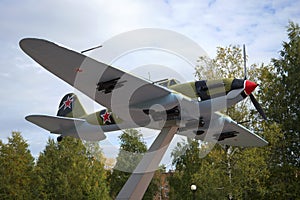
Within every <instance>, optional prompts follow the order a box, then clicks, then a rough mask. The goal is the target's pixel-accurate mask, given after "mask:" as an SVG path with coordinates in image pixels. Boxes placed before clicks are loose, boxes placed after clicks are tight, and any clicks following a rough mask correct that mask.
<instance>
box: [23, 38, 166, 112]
mask: <svg viewBox="0 0 300 200" xmlns="http://www.w3.org/2000/svg"><path fill="white" fill-rule="evenodd" d="M20 47H21V48H22V50H23V51H24V52H25V53H26V54H28V55H29V56H30V57H31V58H32V59H33V60H35V61H36V62H38V63H39V64H40V65H41V66H43V67H44V68H45V69H47V70H48V71H50V72H51V73H53V74H54V75H56V76H58V77H59V78H61V79H62V80H64V81H66V82H67V83H69V84H70V85H72V86H74V87H75V88H76V89H78V90H79V91H81V92H83V93H84V94H86V95H87V96H89V97H90V98H92V99H93V100H95V101H96V102H98V103H100V104H101V105H103V106H105V107H107V108H112V104H113V105H118V106H120V107H122V106H123V107H124V105H125V106H130V105H136V104H139V103H141V102H147V101H151V100H152V99H157V98H161V97H164V96H167V95H168V94H170V93H171V92H170V91H169V90H168V89H166V88H163V87H161V86H158V85H154V84H152V83H151V82H150V81H147V80H144V79H141V78H138V77H136V76H134V75H132V74H130V73H126V72H124V71H122V70H120V69H117V68H115V67H112V66H109V65H107V64H104V63H101V62H98V61H96V60H94V59H92V58H90V57H87V56H85V55H83V54H80V53H78V52H75V51H72V50H69V49H66V48H64V47H61V46H58V45H56V44H54V43H52V42H49V41H47V40H42V39H35V38H26V39H23V40H21V41H20Z"/></svg>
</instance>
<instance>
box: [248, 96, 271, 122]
mask: <svg viewBox="0 0 300 200" xmlns="http://www.w3.org/2000/svg"><path fill="white" fill-rule="evenodd" d="M249 96H250V99H251V102H252V103H253V105H254V107H255V108H256V110H257V111H258V112H259V114H260V115H261V116H262V118H264V119H265V120H267V117H266V115H265V113H264V111H263V109H262V107H261V106H260V105H259V103H258V101H257V100H256V99H255V97H254V95H253V94H250V95H249Z"/></svg>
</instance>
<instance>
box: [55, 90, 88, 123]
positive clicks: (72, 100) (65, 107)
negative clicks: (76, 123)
mask: <svg viewBox="0 0 300 200" xmlns="http://www.w3.org/2000/svg"><path fill="white" fill-rule="evenodd" d="M85 115H87V114H86V112H85V110H84V108H83V106H82V105H81V103H80V101H79V99H78V98H77V96H76V95H75V94H74V93H69V94H66V95H65V96H64V97H63V98H62V100H61V102H60V104H59V107H58V112H57V116H62V117H71V118H80V117H82V116H85Z"/></svg>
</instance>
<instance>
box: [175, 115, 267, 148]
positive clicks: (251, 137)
mask: <svg viewBox="0 0 300 200" xmlns="http://www.w3.org/2000/svg"><path fill="white" fill-rule="evenodd" d="M204 121H205V125H204V126H203V127H198V121H197V124H196V125H195V124H194V125H190V126H189V127H185V128H181V129H179V132H178V134H179V135H184V136H187V137H189V138H194V139H198V140H202V141H207V142H216V143H219V144H224V145H231V146H242V147H260V146H265V145H267V144H268V142H267V141H266V140H264V139H263V138H261V137H260V136H258V135H257V134H255V133H253V132H252V131H250V130H249V129H247V128H246V127H244V126H242V125H240V124H238V123H237V122H235V121H234V120H232V119H231V118H230V117H228V116H226V115H223V114H221V113H219V112H215V113H214V114H213V115H212V116H211V119H210V120H206V119H204ZM197 130H198V135H197V134H196V133H197Z"/></svg>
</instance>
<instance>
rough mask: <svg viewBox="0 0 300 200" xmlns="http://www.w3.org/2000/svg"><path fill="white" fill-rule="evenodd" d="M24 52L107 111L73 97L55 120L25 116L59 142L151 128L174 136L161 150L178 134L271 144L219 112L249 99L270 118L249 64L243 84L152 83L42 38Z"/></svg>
mask: <svg viewBox="0 0 300 200" xmlns="http://www.w3.org/2000/svg"><path fill="white" fill-rule="evenodd" d="M20 47H21V49H22V50H23V51H24V52H25V53H26V54H27V55H28V56H30V57H31V58H32V59H33V60H35V61H36V62H37V63H39V64H40V65H41V66H42V67H44V68H45V69H46V70H48V71H49V72H51V73H53V74H54V75H55V76H57V77H59V78H60V79H62V80H64V81H65V82H67V83H68V84H70V85H71V86H73V87H74V88H76V89H77V90H79V91H81V92H82V93H83V94H85V95H87V96H88V97H90V98H91V99H93V100H94V101H95V102H97V103H99V104H101V105H102V106H104V107H106V108H105V109H102V110H100V111H97V112H94V113H91V114H87V113H86V112H85V110H84V108H83V106H82V104H81V103H80V101H79V99H78V97H77V96H76V95H75V94H74V93H69V94H66V95H65V96H64V97H63V98H62V100H61V102H60V104H59V109H58V112H57V116H50V115H29V116H26V117H25V118H26V120H28V121H29V122H32V123H34V124H36V125H37V126H40V127H41V128H44V129H46V130H48V131H50V132H51V133H54V134H59V136H58V138H57V140H58V141H61V140H62V139H63V137H67V136H71V137H76V138H81V139H83V140H96V141H99V140H103V139H105V138H106V135H105V134H104V133H106V134H109V132H111V131H117V130H122V129H128V128H138V127H147V128H151V129H156V130H161V133H160V134H159V135H158V137H160V135H164V132H167V133H168V134H165V136H164V137H169V136H168V135H171V136H170V138H169V139H168V141H167V142H165V143H166V144H163V139H162V140H161V141H158V142H157V143H159V144H160V147H161V145H166V146H168V144H169V143H170V142H171V139H172V138H173V135H174V134H179V135H183V136H186V137H189V138H193V139H197V140H203V141H208V142H215V143H219V144H222V145H231V146H242V147H261V146H265V145H267V144H268V142H267V141H266V140H264V139H263V138H262V137H260V136H258V135H257V134H255V133H253V132H252V131H250V130H249V129H247V128H245V127H244V126H242V125H241V124H239V123H237V122H235V121H234V120H232V119H231V118H230V117H229V116H226V115H223V114H221V113H220V112H219V111H221V110H223V109H226V108H229V107H230V106H233V105H235V104H237V103H238V102H240V101H242V100H244V99H245V98H247V97H248V96H249V97H250V99H251V101H252V103H253V105H254V107H255V108H256V109H257V111H258V112H259V113H260V114H261V116H262V117H263V118H264V119H266V116H265V114H264V112H263V110H262V108H261V106H260V105H259V103H258V102H257V100H256V99H255V97H254V96H253V94H252V92H253V91H254V90H255V88H256V87H257V86H258V85H257V84H256V83H255V82H252V81H250V80H248V79H247V75H246V73H247V71H246V64H245V63H244V64H245V66H244V70H245V77H244V79H237V78H223V79H218V80H199V81H191V82H187V83H180V82H179V81H178V80H176V79H164V80H159V81H155V82H152V81H150V80H146V79H144V78H141V77H138V76H136V75H133V74H130V73H127V72H125V71H124V70H121V69H119V68H117V67H114V66H110V65H108V64H105V63H102V62H100V61H97V60H95V59H93V58H90V57H88V56H86V55H84V54H82V53H78V52H76V51H73V50H70V49H67V48H65V47H62V46H59V45H57V44H55V43H52V42H50V41H47V40H44V39H37V38H25V39H22V40H21V41H20ZM244 53H245V51H244ZM244 57H245V54H244ZM171 132H172V133H171ZM154 143H155V142H154ZM151 147H152V146H151ZM151 147H150V149H151ZM157 149H158V147H153V148H152V150H157ZM164 152H165V151H164ZM164 152H162V153H161V154H164ZM160 156H161V155H160ZM130 183H131V184H132V183H133V182H132V181H131V182H130ZM147 186H148V185H147ZM131 187H132V188H133V186H131ZM124 188H125V186H124ZM127 189H128V188H127ZM127 189H126V190H127ZM124 190H125V189H124ZM132 190H134V189H132Z"/></svg>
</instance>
